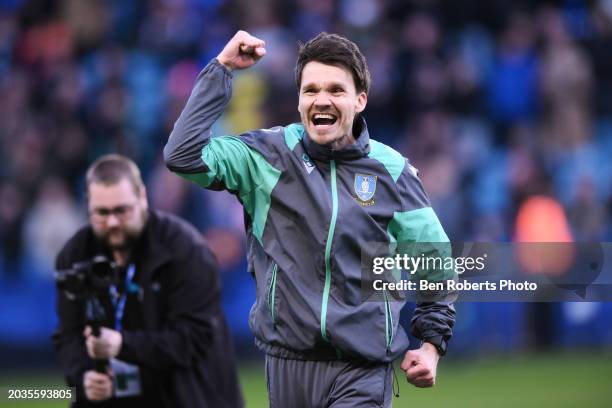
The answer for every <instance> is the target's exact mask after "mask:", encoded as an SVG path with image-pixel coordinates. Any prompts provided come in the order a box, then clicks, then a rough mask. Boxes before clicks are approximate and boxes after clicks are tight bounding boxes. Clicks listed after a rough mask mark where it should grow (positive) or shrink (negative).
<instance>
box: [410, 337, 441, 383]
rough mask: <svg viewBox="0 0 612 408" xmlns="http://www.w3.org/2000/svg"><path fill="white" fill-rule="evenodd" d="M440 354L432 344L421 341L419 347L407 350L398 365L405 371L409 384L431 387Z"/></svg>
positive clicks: (434, 379)
mask: <svg viewBox="0 0 612 408" xmlns="http://www.w3.org/2000/svg"><path fill="white" fill-rule="evenodd" d="M439 359H440V355H439V354H438V350H436V347H435V346H434V345H433V344H429V343H423V345H422V346H421V348H419V349H416V350H408V351H407V352H406V355H405V357H404V361H402V364H401V365H400V367H401V368H402V370H404V371H405V372H406V378H407V379H408V382H409V383H410V384H413V385H414V386H416V387H419V388H427V387H433V386H434V385H435V383H436V368H437V367H438V360H439Z"/></svg>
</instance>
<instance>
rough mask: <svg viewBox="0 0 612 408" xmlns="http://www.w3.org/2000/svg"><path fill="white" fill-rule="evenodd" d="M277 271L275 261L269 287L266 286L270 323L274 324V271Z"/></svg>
mask: <svg viewBox="0 0 612 408" xmlns="http://www.w3.org/2000/svg"><path fill="white" fill-rule="evenodd" d="M277 272H278V265H277V264H276V262H275V263H274V264H273V265H272V277H271V278H270V287H269V288H268V309H269V310H270V317H271V318H272V323H273V324H276V307H275V304H276V273H277Z"/></svg>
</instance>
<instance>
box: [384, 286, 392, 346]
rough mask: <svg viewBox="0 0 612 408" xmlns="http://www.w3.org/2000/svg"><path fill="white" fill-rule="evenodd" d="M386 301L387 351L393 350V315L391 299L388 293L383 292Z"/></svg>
mask: <svg viewBox="0 0 612 408" xmlns="http://www.w3.org/2000/svg"><path fill="white" fill-rule="evenodd" d="M383 296H384V299H385V342H386V344H387V351H389V350H390V349H391V343H392V342H393V334H394V333H393V314H392V313H391V305H390V304H389V298H388V296H387V291H386V290H385V291H384V292H383Z"/></svg>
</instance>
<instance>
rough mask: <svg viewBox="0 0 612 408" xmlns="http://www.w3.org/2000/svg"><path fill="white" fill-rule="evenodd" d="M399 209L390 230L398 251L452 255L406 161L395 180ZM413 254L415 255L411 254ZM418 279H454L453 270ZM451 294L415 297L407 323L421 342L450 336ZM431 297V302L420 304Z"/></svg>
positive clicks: (428, 272)
mask: <svg viewBox="0 0 612 408" xmlns="http://www.w3.org/2000/svg"><path fill="white" fill-rule="evenodd" d="M398 190H399V192H400V195H401V199H402V207H403V208H402V210H403V211H400V212H397V213H395V216H394V218H393V220H392V221H391V224H390V226H389V231H390V232H391V233H392V235H393V236H394V238H395V239H396V240H397V244H398V248H400V250H401V248H402V246H404V248H410V252H411V255H414V256H420V255H422V254H424V255H425V256H426V257H439V258H442V259H444V258H446V257H449V256H451V247H450V242H449V239H448V236H447V235H446V233H445V232H444V228H443V227H442V225H441V224H440V221H439V220H438V217H437V216H436V213H435V212H434V211H433V209H432V208H431V205H430V203H429V198H428V197H427V194H426V193H425V190H424V189H423V185H422V184H421V181H420V180H419V178H418V177H417V171H416V169H414V167H412V166H410V164H409V163H408V162H406V168H405V169H404V172H403V174H402V176H401V177H400V178H399V180H398ZM414 251H416V253H413V252H414ZM421 273H422V275H421V276H418V277H417V278H420V279H426V280H429V281H441V280H445V279H455V278H456V275H455V273H454V271H452V270H450V271H449V270H444V268H442V269H431V270H427V269H425V270H423V271H421ZM453 295H454V294H453V293H448V292H445V293H435V294H432V293H428V294H426V295H422V294H420V293H419V294H417V299H418V301H417V304H416V309H415V311H414V314H413V316H412V320H411V322H410V328H411V333H412V334H413V335H414V336H415V337H417V338H419V339H421V340H423V341H426V340H428V339H432V338H435V337H438V336H442V337H443V338H444V340H445V341H448V340H449V339H450V338H451V336H452V334H453V326H454V323H455V308H454V306H453V302H452V300H453ZM430 297H433V298H434V299H433V300H432V301H423V300H424V299H427V298H430Z"/></svg>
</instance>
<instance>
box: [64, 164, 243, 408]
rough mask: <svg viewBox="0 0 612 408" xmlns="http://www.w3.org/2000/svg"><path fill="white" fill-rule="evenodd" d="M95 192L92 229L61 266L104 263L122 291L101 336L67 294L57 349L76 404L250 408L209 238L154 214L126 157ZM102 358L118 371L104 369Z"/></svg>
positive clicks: (90, 183) (97, 167)
mask: <svg viewBox="0 0 612 408" xmlns="http://www.w3.org/2000/svg"><path fill="white" fill-rule="evenodd" d="M87 194H88V206H89V219H90V224H91V225H90V226H87V227H84V228H83V229H81V230H80V231H78V232H77V233H76V234H75V235H74V236H73V237H72V238H71V239H70V240H69V241H68V243H67V244H66V245H65V246H64V248H63V249H62V251H61V252H60V254H59V255H58V257H57V261H56V268H57V269H58V271H64V272H65V271H74V270H75V269H77V268H78V265H83V264H86V263H87V262H91V260H93V259H100V257H103V259H104V258H106V259H109V260H112V261H113V262H114V264H115V265H116V266H117V269H118V270H119V271H120V274H119V275H120V277H121V279H119V281H120V282H121V283H120V284H113V286H112V287H109V288H108V292H107V293H102V294H101V295H100V296H99V302H100V304H101V307H102V308H103V309H104V311H105V313H103V314H104V315H105V317H106V321H105V322H101V323H102V326H103V327H101V328H100V333H99V336H95V335H94V333H93V331H92V328H91V327H89V326H88V325H87V322H86V317H85V316H86V310H85V308H86V306H85V302H84V301H83V299H79V298H78V297H77V298H75V296H66V295H67V294H66V293H58V317H59V326H58V329H57V331H56V332H55V334H54V336H53V341H54V345H55V348H56V350H57V353H58V357H59V361H60V363H61V365H62V367H63V369H64V372H65V373H66V378H67V381H68V383H69V385H71V386H76V389H77V399H76V406H96V407H124V406H125V407H134V406H146V407H193V406H197V407H215V408H217V407H229V408H233V407H241V406H242V405H243V404H242V398H241V394H240V388H239V385H238V379H237V375H236V369H235V361H234V355H233V350H232V347H231V344H232V341H231V338H230V335H229V331H228V328H227V324H226V321H225V317H224V316H223V314H222V312H221V308H220V288H219V283H218V276H217V273H218V272H217V266H216V262H215V260H214V257H213V255H212V253H211V251H210V250H209V248H208V247H207V246H206V244H205V243H204V242H203V240H202V238H201V236H200V234H199V233H198V232H197V231H196V230H195V229H194V228H193V227H192V226H190V225H189V224H187V223H186V222H185V221H183V220H181V219H179V218H177V217H174V216H171V215H169V214H164V213H161V212H158V211H153V210H149V208H148V202H147V196H146V189H145V186H144V184H143V183H142V179H141V177H140V172H139V171H138V168H137V167H136V165H135V164H134V163H133V162H132V161H131V160H129V159H127V158H125V157H123V156H119V155H107V156H104V157H102V158H100V159H98V160H97V161H96V162H95V163H93V164H92V166H91V167H90V168H89V170H88V172H87ZM90 272H91V271H90ZM104 275H109V272H107V271H105V272H104ZM72 295H74V294H72ZM77 295H78V293H77ZM95 360H107V361H109V367H108V368H107V369H104V370H98V371H97V370H96V369H95V368H96V364H95ZM98 367H99V365H98ZM99 371H104V372H99Z"/></svg>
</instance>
